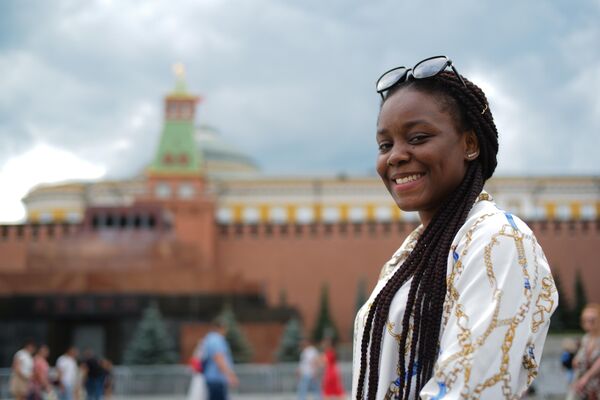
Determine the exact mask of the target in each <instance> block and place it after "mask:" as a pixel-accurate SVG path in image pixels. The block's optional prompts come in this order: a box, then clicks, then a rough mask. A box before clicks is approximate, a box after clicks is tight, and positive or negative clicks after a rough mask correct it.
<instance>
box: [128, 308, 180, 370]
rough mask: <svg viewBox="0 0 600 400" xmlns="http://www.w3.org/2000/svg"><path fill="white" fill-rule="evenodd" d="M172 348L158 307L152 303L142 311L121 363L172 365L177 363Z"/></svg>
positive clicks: (169, 336) (170, 338) (171, 341)
mask: <svg viewBox="0 0 600 400" xmlns="http://www.w3.org/2000/svg"><path fill="white" fill-rule="evenodd" d="M174 348H175V346H174V341H173V337H172V336H171V335H170V333H169V332H168V331H167V328H166V327H165V324H164V322H163V319H162V315H161V314H160V310H159V309H158V305H157V304H156V303H152V304H150V306H148V307H147V308H146V309H145V310H144V314H143V316H142V319H141V320H140V322H139V323H138V325H137V328H136V330H135V332H134V334H133V338H132V340H131V342H129V346H128V347H127V350H126V351H125V355H124V360H123V361H124V362H125V364H129V365H154V364H173V363H175V362H177V354H176V353H175V351H174Z"/></svg>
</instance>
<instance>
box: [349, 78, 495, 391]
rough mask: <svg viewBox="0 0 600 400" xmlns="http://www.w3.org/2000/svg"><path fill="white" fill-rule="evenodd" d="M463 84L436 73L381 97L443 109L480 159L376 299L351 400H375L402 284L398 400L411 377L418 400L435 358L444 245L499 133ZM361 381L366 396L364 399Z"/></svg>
mask: <svg viewBox="0 0 600 400" xmlns="http://www.w3.org/2000/svg"><path fill="white" fill-rule="evenodd" d="M463 79H464V81H465V83H466V87H465V86H464V85H463V84H462V82H461V81H460V80H459V79H458V78H457V77H456V75H454V74H452V73H448V72H443V73H441V74H438V75H436V76H434V77H432V78H428V79H421V80H411V81H408V82H405V83H403V84H400V85H397V86H396V87H394V88H393V89H392V90H391V91H390V92H388V94H387V97H386V99H387V98H388V97H389V96H390V95H391V94H392V93H391V92H394V91H397V90H399V89H400V88H406V87H409V86H410V87H411V88H412V89H415V90H420V91H423V92H427V93H431V94H433V95H434V96H435V98H436V99H438V100H440V101H441V102H442V103H444V106H446V107H447V108H448V109H449V110H448V112H449V113H451V114H452V115H453V116H454V118H455V122H456V123H457V126H458V127H459V128H460V129H461V131H465V130H472V131H473V132H475V134H476V136H477V141H478V144H479V156H478V157H477V159H476V160H474V161H471V162H469V165H468V166H467V170H466V173H465V176H464V178H463V180H462V182H461V183H460V185H459V186H458V188H456V189H455V190H454V192H453V193H452V194H451V195H450V196H448V198H447V199H446V200H445V201H444V204H443V205H442V206H441V207H440V208H439V211H438V212H437V213H436V214H435V215H434V216H433V218H432V220H431V221H430V223H429V224H428V226H427V227H426V228H425V230H424V231H423V233H422V235H421V237H420V238H419V239H418V241H417V244H416V245H415V247H414V249H413V250H412V252H411V253H410V255H409V256H408V257H407V258H406V260H405V261H404V263H403V264H402V267H401V268H398V269H397V270H396V272H395V273H394V275H393V276H392V277H391V278H390V279H389V280H388V282H387V283H386V285H385V286H384V287H383V289H381V291H380V292H379V293H378V294H377V296H376V297H375V299H374V301H373V304H372V305H371V308H370V309H369V312H368V315H367V320H366V323H365V327H364V332H363V336H362V339H361V358H360V372H359V380H358V387H357V400H362V399H364V398H365V394H366V398H367V399H369V400H371V399H373V400H374V399H375V396H376V394H377V386H378V381H379V359H380V355H381V343H382V341H381V339H382V335H383V333H384V331H385V325H386V323H387V319H388V312H389V309H390V304H391V302H392V300H393V298H394V296H395V295H396V292H397V291H398V290H399V289H400V287H401V286H402V285H404V284H405V283H406V282H408V281H409V280H411V281H410V289H409V294H408V299H407V302H406V311H405V313H404V318H403V320H402V330H401V333H400V343H399V354H398V371H399V372H400V373H401V374H402V375H401V376H400V382H399V383H400V386H399V398H400V399H403V400H404V399H408V396H409V394H410V392H411V385H412V381H413V379H412V376H413V375H415V376H416V388H415V394H416V396H415V398H418V397H419V391H420V390H421V389H422V387H423V386H424V385H425V383H426V382H427V381H428V380H429V378H431V376H432V374H433V367H434V364H435V361H436V359H437V354H438V351H439V334H440V328H441V320H442V312H443V305H444V299H445V297H446V268H447V262H448V256H449V252H450V246H451V244H452V241H453V239H454V237H455V235H456V233H457V232H458V230H459V229H460V227H461V226H462V225H463V224H464V222H465V220H466V218H467V215H468V213H469V211H470V210H471V208H472V206H473V204H474V203H475V201H476V199H477V197H478V196H479V194H480V193H481V191H482V189H483V185H484V183H485V181H486V180H487V179H488V178H490V177H491V176H492V174H493V173H494V170H495V168H496V165H497V161H496V154H497V153H498V132H497V130H496V125H495V124H494V118H493V117H492V113H491V111H490V110H489V106H488V102H487V99H486V97H485V94H484V93H483V91H482V90H481V89H480V88H479V87H477V86H476V85H475V84H473V83H472V82H470V81H469V80H467V79H466V78H463ZM384 101H385V99H384ZM409 335H410V337H409ZM407 343H409V344H410V349H409V351H408V354H409V357H408V360H406V357H405V349H406V347H407ZM407 361H408V362H407ZM365 381H366V382H367V393H364V392H365Z"/></svg>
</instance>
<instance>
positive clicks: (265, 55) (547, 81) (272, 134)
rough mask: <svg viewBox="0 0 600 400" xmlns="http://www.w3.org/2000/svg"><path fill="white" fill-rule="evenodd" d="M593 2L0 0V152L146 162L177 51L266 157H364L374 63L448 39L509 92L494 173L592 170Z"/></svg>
mask: <svg viewBox="0 0 600 400" xmlns="http://www.w3.org/2000/svg"><path fill="white" fill-rule="evenodd" d="M34 4H35V7H34ZM599 17H600V6H599V5H598V3H597V2H593V1H591V0H590V1H587V2H586V1H584V2H578V3H577V5H575V4H573V3H569V4H567V3H564V4H563V3H560V2H558V3H555V4H550V3H544V4H541V3H535V4H533V3H528V2H518V1H510V2H503V3H501V4H500V3H483V2H477V1H467V0H461V1H456V2H443V1H434V2H428V4H427V5H424V4H422V3H419V2H405V4H400V3H398V2H396V1H379V2H371V3H369V4H366V3H363V2H352V1H351V2H342V1H331V2H325V3H323V2H317V1H304V2H291V1H277V0H257V1H253V2H244V1H204V2H191V1H189V2H188V1H181V2H170V1H164V2H145V3H139V2H133V1H131V2H125V1H119V2H110V1H96V2H75V1H66V0H65V1H57V2H55V3H54V4H53V5H52V6H50V5H48V3H47V2H31V3H23V2H17V1H9V2H2V4H1V5H0V38H1V39H0V71H2V73H1V74H0V87H1V88H2V91H1V92H0V121H2V122H1V123H0V145H1V149H0V166H1V165H2V164H3V163H4V162H5V161H6V160H8V159H9V158H10V157H11V156H14V155H16V154H18V153H20V152H22V151H24V150H25V149H27V148H28V147H29V146H32V145H33V144H34V143H35V142H36V141H43V142H45V143H49V144H52V145H54V146H59V147H64V148H66V149H67V150H69V151H72V152H75V153H77V154H79V155H80V156H82V157H84V158H86V159H87V160H90V161H92V162H94V163H98V164H103V165H105V166H106V167H107V168H108V170H109V171H110V174H111V175H112V176H127V175H131V174H133V173H135V172H137V171H138V170H139V168H141V166H142V165H143V164H144V163H145V162H147V161H148V160H149V159H150V158H151V157H152V152H153V150H154V148H155V146H156V142H157V138H158V135H159V133H160V123H161V117H162V116H161V115H160V113H161V109H162V108H161V96H162V95H163V94H164V93H165V92H167V91H168V90H169V89H170V88H171V87H172V85H173V78H172V75H171V72H170V68H171V65H172V64H173V63H174V62H177V61H182V62H184V63H185V64H186V67H187V71H188V86H189V88H190V89H191V90H193V91H195V92H198V93H200V94H201V95H203V96H205V99H204V102H203V103H202V104H201V106H200V109H199V116H198V121H199V122H200V123H210V124H212V125H215V126H217V127H218V128H219V130H220V131H221V132H222V134H223V136H224V137H225V139H227V140H229V141H230V142H232V143H234V144H235V145H236V146H237V147H239V148H242V149H245V150H246V151H248V152H249V153H250V154H252V155H253V156H254V157H255V158H256V159H257V160H258V161H259V163H260V164H261V165H262V166H263V167H264V169H265V170H266V171H267V172H270V173H299V172H307V173H321V172H325V173H332V174H335V173H338V172H341V171H346V172H349V173H357V174H364V173H366V172H367V171H369V170H370V169H371V168H372V165H373V160H374V155H375V150H376V149H375V143H374V126H375V118H376V113H377V107H378V98H377V96H376V95H375V93H374V91H373V85H374V81H375V79H376V78H377V76H378V75H379V74H380V73H381V72H383V71H384V70H385V69H387V68H389V67H392V66H396V65H398V64H399V63H407V64H411V63H414V62H416V61H418V60H420V59H422V58H424V57H426V56H429V55H433V54H439V53H441V54H447V55H449V56H452V58H453V59H454V61H455V62H456V65H457V67H458V68H459V70H460V71H461V72H463V73H464V74H466V75H467V76H470V75H473V76H479V77H481V79H482V80H483V81H485V82H487V83H489V84H491V85H493V88H494V89H495V93H496V94H497V95H498V97H497V98H496V97H494V96H493V95H492V96H490V99H491V102H492V108H493V110H494V112H495V115H496V118H497V121H498V126H499V130H500V133H501V136H502V138H501V146H502V148H501V154H500V167H499V172H500V173H511V174H513V173H514V174H516V173H527V174H531V173H533V174H543V173H560V174H575V173H596V174H597V173H599V172H600V168H599V166H598V163H597V162H596V161H595V158H596V156H595V154H593V153H594V152H595V149H596V148H598V145H599V144H600V143H598V137H599V136H598V131H599V129H600V106H599V105H598V104H599V103H598V101H599V100H598V96H597V93H598V91H599V90H600V77H599V72H598V71H600V50H599V47H598V46H597V42H598V39H599V38H600V32H599V28H597V26H596V25H597V21H598V20H599Z"/></svg>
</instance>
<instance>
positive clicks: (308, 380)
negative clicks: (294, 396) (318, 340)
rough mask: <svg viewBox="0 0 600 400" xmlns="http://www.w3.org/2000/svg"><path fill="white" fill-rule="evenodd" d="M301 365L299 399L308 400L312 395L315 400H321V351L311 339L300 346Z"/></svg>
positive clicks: (299, 366) (305, 340)
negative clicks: (308, 396)
mask: <svg viewBox="0 0 600 400" xmlns="http://www.w3.org/2000/svg"><path fill="white" fill-rule="evenodd" d="M300 346H301V348H302V352H301V353H300V363H299V365H298V399H299V400H306V399H307V395H309V394H310V393H312V394H313V395H314V398H315V399H321V388H320V385H319V369H320V366H321V362H320V354H319V350H317V348H316V347H315V345H314V344H313V343H312V341H311V340H309V339H306V338H305V339H302V342H301V344H300Z"/></svg>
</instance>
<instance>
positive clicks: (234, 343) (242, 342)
mask: <svg viewBox="0 0 600 400" xmlns="http://www.w3.org/2000/svg"><path fill="white" fill-rule="evenodd" d="M217 318H219V319H220V320H221V321H222V322H223V323H224V324H225V327H226V330H227V333H226V334H225V339H226V340H227V343H229V347H230V348H231V354H232V356H233V361H234V362H236V363H245V362H248V361H250V359H251V358H252V348H251V347H250V344H249V343H248V340H247V339H246V336H244V334H243V333H242V331H241V330H240V328H239V325H238V323H237V321H236V319H235V314H234V313H233V310H232V309H231V307H230V306H225V308H223V311H221V313H220V314H219V316H218V317H217Z"/></svg>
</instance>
